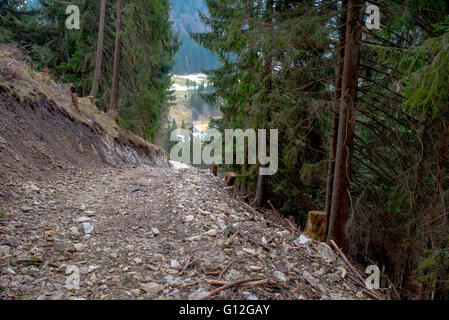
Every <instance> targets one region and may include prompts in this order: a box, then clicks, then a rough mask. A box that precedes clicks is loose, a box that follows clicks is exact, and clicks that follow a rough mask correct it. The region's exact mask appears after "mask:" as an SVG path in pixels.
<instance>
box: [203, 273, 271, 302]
mask: <svg viewBox="0 0 449 320" xmlns="http://www.w3.org/2000/svg"><path fill="white" fill-rule="evenodd" d="M261 280H265V279H263V278H255V279H246V280H239V281H235V282H232V283H229V284H227V285H225V286H222V287H220V288H218V289H215V290H214V291H212V292H211V293H209V294H208V295H206V296H204V297H202V298H201V299H200V300H209V299H210V298H212V297H214V296H215V295H217V294H218V293H220V292H221V291H224V290H227V289H230V288H232V287H237V286H241V285H243V284H248V283H251V282H253V283H254V282H257V281H261Z"/></svg>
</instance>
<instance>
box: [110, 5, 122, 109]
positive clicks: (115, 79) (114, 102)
mask: <svg viewBox="0 0 449 320" xmlns="http://www.w3.org/2000/svg"><path fill="white" fill-rule="evenodd" d="M121 29H122V0H117V21H116V31H115V51H114V72H113V75H112V92H111V110H112V112H114V113H118V98H119V85H120V54H121V43H120V42H121V41H120V31H121Z"/></svg>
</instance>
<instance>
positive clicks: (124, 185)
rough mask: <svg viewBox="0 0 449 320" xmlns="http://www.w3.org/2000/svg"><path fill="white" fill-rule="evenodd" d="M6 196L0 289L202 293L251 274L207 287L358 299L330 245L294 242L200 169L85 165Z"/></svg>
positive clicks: (121, 294)
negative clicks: (259, 283) (244, 283)
mask: <svg viewBox="0 0 449 320" xmlns="http://www.w3.org/2000/svg"><path fill="white" fill-rule="evenodd" d="M11 200H12V201H11V202H12V203H13V204H14V205H10V206H4V207H3V209H2V210H3V211H2V213H1V214H2V216H1V219H0V234H1V238H0V243H1V244H3V245H2V247H1V248H2V252H0V256H1V258H0V262H1V272H0V286H1V287H0V288H1V293H0V297H1V298H3V299H201V298H204V297H206V296H207V295H208V294H210V293H211V292H212V291H213V290H214V289H216V288H218V287H220V285H224V284H229V283H233V282H235V281H240V280H249V279H253V281H259V280H261V281H262V283H263V284H261V285H257V283H251V282H250V283H249V284H248V285H242V286H234V287H232V288H229V289H227V290H223V291H220V292H219V293H217V294H216V295H214V296H213V297H212V298H214V299H364V298H365V296H364V295H363V293H362V290H363V288H362V287H360V286H356V285H354V283H353V281H351V280H350V278H349V277H346V279H345V280H343V279H342V277H341V274H342V272H343V270H344V268H343V267H342V264H341V261H339V260H336V257H335V255H333V254H332V251H330V252H327V251H326V248H324V249H323V248H321V247H320V246H317V244H314V243H312V242H310V241H309V242H307V243H305V244H301V243H298V241H299V239H298V237H299V236H300V234H299V232H297V231H296V230H292V229H291V227H289V225H288V224H285V226H281V225H278V224H277V223H276V224H277V226H274V225H273V224H272V223H270V222H268V221H267V220H265V218H264V217H263V216H262V215H259V214H257V213H256V212H253V211H252V210H251V209H250V208H249V207H247V205H245V204H243V203H242V202H240V201H238V200H237V199H235V198H233V197H232V195H231V194H228V193H227V192H226V191H225V186H224V183H223V182H222V181H221V180H219V179H217V178H215V177H213V176H212V175H210V174H207V173H205V172H202V171H199V170H198V169H194V168H187V169H175V168H156V167H148V166H138V167H132V166H127V167H120V168H112V167H110V168H95V170H90V169H83V170H79V171H78V172H76V173H75V172H65V173H64V174H61V175H59V177H58V179H57V180H54V181H50V182H47V183H45V184H39V183H38V182H35V181H30V182H28V183H26V184H23V185H21V186H16V188H14V191H13V194H12V198H11ZM289 229H290V230H289ZM301 239H303V240H304V236H302V237H301ZM295 240H296V243H295ZM70 273H71V274H70ZM78 279H79V282H77V280H78ZM214 281H215V282H214ZM216 281H222V282H216Z"/></svg>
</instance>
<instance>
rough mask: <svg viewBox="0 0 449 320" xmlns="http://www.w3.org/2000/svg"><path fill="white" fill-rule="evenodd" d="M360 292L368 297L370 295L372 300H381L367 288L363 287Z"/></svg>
mask: <svg viewBox="0 0 449 320" xmlns="http://www.w3.org/2000/svg"><path fill="white" fill-rule="evenodd" d="M362 292H363V293H364V294H366V295H367V296H368V297H370V298H371V299H374V300H383V299H382V298H381V297H379V296H378V295H376V294H374V293H373V292H371V291H369V290H367V289H363V290H362Z"/></svg>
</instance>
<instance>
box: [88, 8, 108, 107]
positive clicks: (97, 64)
mask: <svg viewBox="0 0 449 320" xmlns="http://www.w3.org/2000/svg"><path fill="white" fill-rule="evenodd" d="M105 12H106V0H101V7H100V22H99V24H98V40H97V58H96V61H95V73H94V79H93V83H92V90H91V91H90V95H91V96H92V97H94V98H96V97H97V93H98V87H99V85H100V76H101V63H102V60H103V40H104V16H105Z"/></svg>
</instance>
